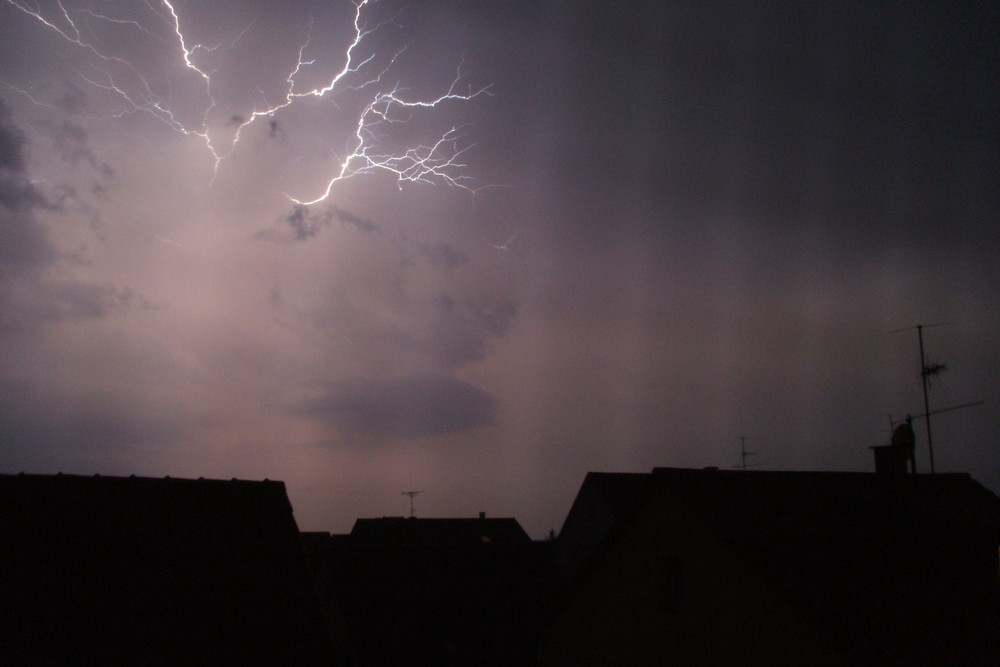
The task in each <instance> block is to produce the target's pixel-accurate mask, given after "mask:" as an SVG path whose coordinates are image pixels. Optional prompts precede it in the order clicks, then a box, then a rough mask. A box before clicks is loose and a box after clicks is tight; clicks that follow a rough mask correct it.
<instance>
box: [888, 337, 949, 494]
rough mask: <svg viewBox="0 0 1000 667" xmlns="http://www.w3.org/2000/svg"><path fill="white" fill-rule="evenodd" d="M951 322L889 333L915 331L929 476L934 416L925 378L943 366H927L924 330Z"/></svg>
mask: <svg viewBox="0 0 1000 667" xmlns="http://www.w3.org/2000/svg"><path fill="white" fill-rule="evenodd" d="M949 324H953V323H952V322H938V323H936V324H918V325H916V326H912V327H904V328H902V329H893V330H892V331H890V332H889V333H900V332H903V331H913V330H914V329H916V330H917V342H918V343H919V345H920V381H921V383H922V384H923V388H924V414H923V415H922V416H923V417H924V423H925V424H927V460H928V461H930V464H931V474H934V441H933V439H932V438H931V415H932V414H935V413H933V412H931V406H930V402H929V401H928V400H927V378H928V377H929V376H932V375H937V374H938V373H940V372H941V371H943V370H944V369H945V366H944V364H931V365H930V366H928V365H927V361H926V359H925V358H924V329H930V328H931V327H943V326H947V325H949Z"/></svg>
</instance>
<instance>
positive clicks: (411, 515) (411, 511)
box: [400, 491, 423, 519]
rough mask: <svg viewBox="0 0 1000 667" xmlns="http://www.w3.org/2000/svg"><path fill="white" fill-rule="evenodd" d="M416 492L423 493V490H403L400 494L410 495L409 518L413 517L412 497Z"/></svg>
mask: <svg viewBox="0 0 1000 667" xmlns="http://www.w3.org/2000/svg"><path fill="white" fill-rule="evenodd" d="M418 493H423V491H403V492H402V493H401V494H400V495H402V496H409V497H410V518H411V519H412V518H413V498H414V496H416V495H417V494H418Z"/></svg>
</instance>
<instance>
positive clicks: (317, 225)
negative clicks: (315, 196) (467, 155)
mask: <svg viewBox="0 0 1000 667" xmlns="http://www.w3.org/2000/svg"><path fill="white" fill-rule="evenodd" d="M335 219H336V220H339V221H340V222H342V223H344V224H347V225H351V226H352V227H354V228H356V229H358V230H359V231H362V232H364V233H366V234H372V233H376V232H381V231H382V228H381V227H379V226H378V225H376V224H375V223H374V222H372V221H371V220H368V219H366V218H362V217H360V216H358V215H355V214H353V213H350V212H349V211H345V210H344V209H342V208H339V207H337V206H328V207H326V208H323V209H321V210H319V211H316V210H314V209H312V208H310V207H309V206H303V205H301V204H297V205H295V206H294V207H293V208H292V210H291V211H290V212H289V213H287V214H286V215H284V216H282V217H281V218H280V219H279V220H278V223H279V224H281V225H282V226H283V227H287V228H288V229H281V230H278V229H265V230H261V231H259V232H257V234H255V238H258V239H261V240H264V241H271V242H273V243H294V242H296V241H308V240H309V239H311V238H315V237H316V236H317V235H318V234H319V232H320V230H321V229H323V228H324V227H329V226H330V225H331V224H332V223H333V221H334V220H335ZM289 231H290V232H291V233H289Z"/></svg>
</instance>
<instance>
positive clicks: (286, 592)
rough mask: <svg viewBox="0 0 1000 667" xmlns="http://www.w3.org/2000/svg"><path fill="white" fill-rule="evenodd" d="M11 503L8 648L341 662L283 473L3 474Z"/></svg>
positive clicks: (2, 567) (104, 656)
mask: <svg viewBox="0 0 1000 667" xmlns="http://www.w3.org/2000/svg"><path fill="white" fill-rule="evenodd" d="M0 508H2V511H0V581H2V589H3V595H2V596H0V600H2V601H0V609H2V612H0V613H2V615H0V627H2V628H3V630H2V631H0V632H2V633H3V635H4V638H3V645H4V653H5V655H6V656H19V657H23V659H25V660H26V661H29V662H52V661H55V662H62V661H71V662H75V661H77V660H81V659H82V660H83V661H95V662H99V663H120V662H136V663H160V664H163V663H172V664H182V663H189V662H198V663H218V662H225V663H233V662H244V661H249V662H258V663H259V662H261V661H264V662H267V661H276V662H298V661H308V662H318V663H320V664H324V663H326V662H328V661H330V660H331V659H332V651H331V649H332V646H331V644H330V642H329V639H328V637H327V634H326V630H325V628H324V626H323V621H322V617H321V615H320V613H319V600H318V598H317V596H316V595H315V592H314V591H313V589H312V584H311V580H310V575H309V571H308V565H307V563H306V560H305V553H304V551H303V549H302V545H301V542H300V541H299V539H298V530H297V527H296V524H295V519H294V517H293V515H292V508H291V505H290V504H289V502H288V497H287V495H286V493H285V486H284V484H283V483H281V482H272V481H263V482H252V481H237V480H231V481H219V480H188V479H170V478H165V479H153V478H142V477H100V476H94V477H82V476H74V475H54V476H50V475H0Z"/></svg>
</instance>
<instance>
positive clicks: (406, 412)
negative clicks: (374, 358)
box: [286, 375, 496, 438]
mask: <svg viewBox="0 0 1000 667" xmlns="http://www.w3.org/2000/svg"><path fill="white" fill-rule="evenodd" d="M309 389H310V393H311V394H312V395H311V396H309V397H308V398H300V399H297V400H294V401H293V402H292V403H291V404H290V405H288V406H287V407H286V411H287V412H289V413H291V414H294V415H298V416H302V417H308V418H312V419H318V420H323V421H328V422H332V423H337V424H344V425H346V426H348V427H349V428H351V429H354V430H357V431H361V432H363V433H370V434H375V435H388V436H395V437H400V438H413V437H421V436H430V435H442V434H445V433H454V432H458V431H466V430H469V429H472V428H476V427H480V426H489V425H491V424H492V423H493V420H494V416H495V413H496V400H495V399H494V398H493V397H492V396H490V395H489V394H488V393H486V392H484V391H483V390H481V389H479V388H477V387H474V386H473V385H471V384H468V383H467V382H462V381H461V380H457V379H455V378H452V377H448V376H444V375H423V376H417V377H411V378H406V379H402V380H390V381H373V380H365V379H355V380H344V381H338V382H322V383H314V384H313V385H312V386H311V387H310V388H309Z"/></svg>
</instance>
